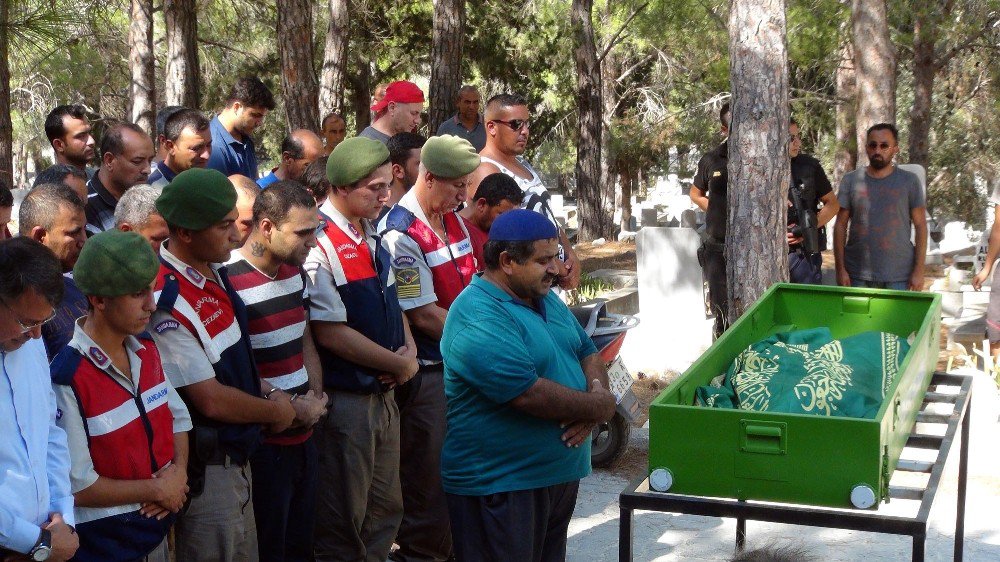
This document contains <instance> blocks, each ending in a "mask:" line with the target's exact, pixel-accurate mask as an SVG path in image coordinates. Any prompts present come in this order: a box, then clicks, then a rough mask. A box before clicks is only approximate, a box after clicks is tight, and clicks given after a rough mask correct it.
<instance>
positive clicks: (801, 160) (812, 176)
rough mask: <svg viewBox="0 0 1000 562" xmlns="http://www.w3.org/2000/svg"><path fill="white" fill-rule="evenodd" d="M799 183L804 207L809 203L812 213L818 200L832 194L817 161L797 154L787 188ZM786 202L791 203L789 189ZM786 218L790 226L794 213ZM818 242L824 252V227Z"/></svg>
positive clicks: (828, 180) (820, 231)
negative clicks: (790, 181) (790, 180)
mask: <svg viewBox="0 0 1000 562" xmlns="http://www.w3.org/2000/svg"><path fill="white" fill-rule="evenodd" d="M799 182H802V197H803V199H804V200H805V203H806V205H807V206H809V205H810V201H811V202H812V203H811V206H812V209H813V211H817V212H818V211H819V203H820V199H822V198H823V197H825V196H826V195H827V194H828V193H832V192H833V185H831V184H830V179H829V178H827V177H826V172H825V171H824V170H823V165H822V164H820V163H819V160H817V159H815V158H813V157H812V156H809V155H808V154H799V155H798V156H796V157H795V158H792V185H791V186H789V188H791V187H794V186H796V185H798V184H799ZM788 201H789V203H791V201H792V195H791V189H789V194H788ZM788 217H789V220H788V223H789V224H791V223H792V219H793V218H794V213H789V214H788ZM819 242H820V244H819V246H820V251H822V250H825V249H826V228H825V227H823V228H820V229H819Z"/></svg>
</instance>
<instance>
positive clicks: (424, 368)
mask: <svg viewBox="0 0 1000 562" xmlns="http://www.w3.org/2000/svg"><path fill="white" fill-rule="evenodd" d="M439 371H441V372H443V371H444V363H435V364H433V365H421V366H420V367H419V368H418V369H417V372H418V373H436V372H439Z"/></svg>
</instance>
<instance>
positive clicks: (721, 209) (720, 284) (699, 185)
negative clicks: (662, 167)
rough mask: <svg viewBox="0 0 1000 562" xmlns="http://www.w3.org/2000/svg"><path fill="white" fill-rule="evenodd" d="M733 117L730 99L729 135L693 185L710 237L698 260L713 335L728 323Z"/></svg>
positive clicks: (725, 126)
mask: <svg viewBox="0 0 1000 562" xmlns="http://www.w3.org/2000/svg"><path fill="white" fill-rule="evenodd" d="M731 117H732V115H731V113H730V111H729V103H728V102H727V103H725V104H723V105H722V109H721V110H720V111H719V121H721V122H722V127H721V131H722V136H724V137H726V140H725V141H723V143H722V144H720V145H719V146H718V147H716V148H715V149H714V150H711V151H709V152H706V153H705V155H704V156H702V157H701V160H699V161H698V173H697V174H695V176H694V182H693V185H692V186H691V191H690V197H691V201H692V202H693V203H694V204H695V205H697V206H698V207H699V208H700V209H701V210H702V211H705V234H706V235H707V238H706V239H705V241H704V242H703V243H702V246H701V248H699V249H698V261H699V262H700V263H701V267H702V269H703V271H704V276H705V279H706V280H707V281H708V301H709V304H710V305H711V308H712V312H713V313H714V314H715V327H714V330H713V331H714V336H715V337H716V338H717V337H719V336H720V335H722V332H724V331H725V330H726V328H728V327H729V319H728V318H727V316H728V312H727V310H728V287H727V284H726V246H725V243H726V221H727V220H728V214H729V210H728V209H729V205H728V204H727V201H726V189H727V185H728V183H729V172H728V167H729V121H730V118H731Z"/></svg>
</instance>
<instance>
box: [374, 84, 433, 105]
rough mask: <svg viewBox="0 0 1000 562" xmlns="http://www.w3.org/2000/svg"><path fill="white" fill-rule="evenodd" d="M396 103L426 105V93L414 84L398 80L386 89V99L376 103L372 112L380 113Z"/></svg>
mask: <svg viewBox="0 0 1000 562" xmlns="http://www.w3.org/2000/svg"><path fill="white" fill-rule="evenodd" d="M389 102H396V103H424V92H423V90H421V89H420V87H419V86H417V85H416V84H414V83H413V82H408V81H406V80H397V81H396V82H393V83H392V84H389V85H388V86H386V87H385V97H383V98H382V99H381V100H380V101H377V102H375V105H373V106H372V111H374V112H376V113H378V112H379V111H382V110H383V109H385V108H386V106H388V105H389Z"/></svg>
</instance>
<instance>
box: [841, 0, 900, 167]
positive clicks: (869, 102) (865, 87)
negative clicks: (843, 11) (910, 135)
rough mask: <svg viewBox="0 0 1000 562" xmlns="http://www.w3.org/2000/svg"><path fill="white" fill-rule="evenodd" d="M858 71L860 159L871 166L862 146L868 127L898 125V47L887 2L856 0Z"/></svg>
mask: <svg viewBox="0 0 1000 562" xmlns="http://www.w3.org/2000/svg"><path fill="white" fill-rule="evenodd" d="M851 26H852V28H853V31H854V33H853V35H854V45H855V46H856V47H857V48H856V49H854V69H855V72H856V73H857V82H858V90H857V96H858V113H857V139H858V147H859V150H858V160H861V162H859V163H860V164H861V165H863V166H867V165H868V157H867V156H863V155H864V152H863V151H862V150H860V147H862V146H864V145H865V142H866V141H867V138H866V137H867V132H868V128H869V127H871V126H872V125H875V124H876V123H895V122H896V47H895V46H893V44H892V40H891V39H890V37H889V21H888V19H887V18H886V6H885V0H853V1H852V7H851Z"/></svg>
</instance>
